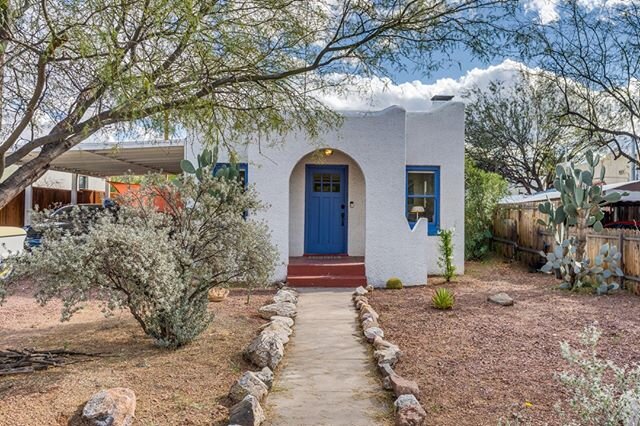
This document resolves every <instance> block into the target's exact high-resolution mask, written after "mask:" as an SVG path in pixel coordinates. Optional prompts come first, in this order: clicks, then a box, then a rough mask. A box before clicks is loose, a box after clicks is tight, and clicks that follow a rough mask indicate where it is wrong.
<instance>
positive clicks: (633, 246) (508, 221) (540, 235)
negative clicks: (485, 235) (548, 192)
mask: <svg viewBox="0 0 640 426" xmlns="http://www.w3.org/2000/svg"><path fill="white" fill-rule="evenodd" d="M538 219H546V215H544V214H542V213H540V212H539V211H538V206H537V204H536V205H530V204H522V205H513V206H505V207H500V208H499V209H498V210H497V211H496V213H495V215H494V220H493V234H494V250H495V251H496V252H497V253H498V254H500V255H502V256H505V257H508V258H512V259H517V260H519V261H521V262H523V263H525V264H527V265H529V266H532V267H536V268H538V267H540V266H542V264H543V263H544V259H543V258H542V257H541V256H540V254H539V252H540V251H545V252H547V251H549V250H550V249H552V247H553V246H554V244H555V241H554V238H553V235H551V233H549V232H548V231H547V230H546V229H545V227H544V226H542V225H539V224H538V223H537V221H538ZM605 243H609V244H611V245H615V246H617V247H618V249H619V250H620V251H621V252H622V261H621V268H622V270H623V271H624V274H625V281H624V285H625V287H626V288H627V289H629V290H630V291H632V292H633V293H635V294H638V295H640V231H636V230H632V229H605V230H603V231H602V232H601V233H595V232H592V233H590V234H589V235H588V236H587V255H588V256H589V258H590V259H591V260H592V261H593V259H594V257H595V256H596V255H597V254H598V252H599V250H600V246H601V245H602V244H605Z"/></svg>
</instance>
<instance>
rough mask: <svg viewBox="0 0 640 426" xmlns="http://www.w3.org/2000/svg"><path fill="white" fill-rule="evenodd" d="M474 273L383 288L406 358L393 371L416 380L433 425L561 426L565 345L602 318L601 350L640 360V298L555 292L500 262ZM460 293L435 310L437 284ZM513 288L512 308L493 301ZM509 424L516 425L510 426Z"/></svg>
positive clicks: (388, 322)
mask: <svg viewBox="0 0 640 426" xmlns="http://www.w3.org/2000/svg"><path fill="white" fill-rule="evenodd" d="M466 273H467V275H465V276H464V277H463V278H459V279H458V282H456V283H450V284H447V285H444V284H442V279H440V278H433V279H430V284H429V285H428V286H426V287H420V288H405V289H403V290H376V291H374V293H373V295H371V297H370V302H371V304H372V305H373V307H374V308H375V309H376V310H377V311H378V312H379V313H380V314H381V319H380V324H381V327H382V328H383V329H384V332H385V337H386V338H387V339H388V340H389V341H392V342H394V343H396V344H398V345H399V346H400V348H401V349H402V351H403V353H404V357H403V359H402V360H401V361H400V363H399V364H398V365H397V367H396V371H397V372H398V373H399V374H401V375H402V376H405V377H407V378H411V379H413V380H416V381H417V382H418V384H419V385H420V389H421V392H422V395H421V397H420V401H421V403H422V405H423V406H424V408H425V410H426V411H427V413H428V425H438V426H443V425H456V426H458V425H497V424H499V423H501V424H514V423H515V424H526V425H547V424H548V425H557V424H560V420H559V416H558V414H557V412H556V410H555V409H554V404H555V403H556V401H558V400H561V399H563V397H564V390H563V389H562V387H561V385H560V384H559V383H558V381H557V380H556V379H555V377H554V375H555V373H557V372H560V371H562V370H567V369H568V367H567V364H566V363H565V361H564V360H563V359H562V357H561V355H560V342H561V341H563V340H566V341H569V342H570V343H572V344H574V345H575V344H578V334H579V333H580V332H581V331H582V330H583V329H584V327H585V326H587V325H590V324H592V323H593V321H594V320H597V321H598V324H599V327H600V328H601V329H602V331H603V335H602V338H601V341H600V345H599V348H600V354H601V355H602V356H604V357H607V358H609V359H611V360H613V361H615V362H616V363H619V364H623V363H624V364H630V363H637V362H640V345H639V344H638V343H639V342H640V297H638V296H634V295H631V294H629V293H627V292H618V293H617V294H615V295H609V296H595V295H590V294H576V293H571V292H566V291H562V290H557V289H556V288H555V287H556V286H557V282H556V281H555V279H553V278H552V277H550V276H547V275H542V274H538V273H530V272H528V271H527V270H526V269H525V268H522V267H520V266H518V265H517V264H506V263H504V262H502V261H500V260H492V261H490V262H487V263H470V264H467V270H466ZM441 286H446V287H448V288H450V289H451V290H453V291H454V292H455V295H456V304H455V307H454V308H453V309H452V310H450V311H438V310H435V309H432V308H431V307H430V299H431V295H432V294H433V291H434V288H437V287H441ZM501 291H504V292H507V293H508V294H509V295H511V296H512V297H513V298H514V300H515V305H514V306H511V307H503V306H498V305H494V304H491V303H489V302H487V301H486V299H487V296H488V295H490V294H492V293H496V292H501ZM507 422H510V423H507Z"/></svg>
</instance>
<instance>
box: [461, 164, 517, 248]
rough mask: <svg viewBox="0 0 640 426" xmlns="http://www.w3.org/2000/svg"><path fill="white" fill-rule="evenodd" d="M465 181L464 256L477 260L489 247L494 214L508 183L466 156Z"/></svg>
mask: <svg viewBox="0 0 640 426" xmlns="http://www.w3.org/2000/svg"><path fill="white" fill-rule="evenodd" d="M464 181H465V191H464V255H465V258H467V259H472V260H477V259H482V258H483V257H485V256H486V255H487V253H488V252H489V250H490V249H491V237H492V236H493V232H492V228H493V214H494V212H495V210H496V207H497V205H498V202H499V201H500V199H501V198H502V197H504V196H505V195H507V186H508V185H507V181H506V180H505V179H504V178H503V177H502V176H500V175H499V174H497V173H491V172H487V171H484V170H482V169H479V168H478V167H476V165H475V164H474V162H473V161H472V160H470V159H468V158H466V159H465V165H464Z"/></svg>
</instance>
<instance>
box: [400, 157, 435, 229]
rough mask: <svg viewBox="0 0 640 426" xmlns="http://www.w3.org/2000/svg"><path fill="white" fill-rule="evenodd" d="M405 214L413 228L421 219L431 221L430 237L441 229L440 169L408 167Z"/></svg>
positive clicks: (433, 167) (429, 227)
mask: <svg viewBox="0 0 640 426" xmlns="http://www.w3.org/2000/svg"><path fill="white" fill-rule="evenodd" d="M406 194H407V204H406V207H405V209H406V211H405V214H406V216H407V221H408V222H409V225H410V226H411V227H412V228H413V226H414V225H415V224H416V222H417V221H418V219H420V218H421V217H424V218H426V219H427V220H428V221H429V226H428V233H429V235H437V234H438V230H439V229H440V167H437V166H407V189H406Z"/></svg>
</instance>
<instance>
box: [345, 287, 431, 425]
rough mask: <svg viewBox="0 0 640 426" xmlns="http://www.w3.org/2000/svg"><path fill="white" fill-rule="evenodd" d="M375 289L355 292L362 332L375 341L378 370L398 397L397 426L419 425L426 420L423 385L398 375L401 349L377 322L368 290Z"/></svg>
mask: <svg viewBox="0 0 640 426" xmlns="http://www.w3.org/2000/svg"><path fill="white" fill-rule="evenodd" d="M372 291H373V287H371V286H367V288H364V287H358V288H356V291H355V292H354V293H353V303H354V305H355V307H356V309H357V310H358V318H359V319H360V323H361V325H362V333H363V334H364V337H365V338H366V339H367V341H368V342H369V343H370V344H371V345H373V348H374V352H373V356H374V358H375V359H376V363H377V366H378V370H379V371H380V374H382V377H383V380H382V383H383V386H384V388H385V389H387V390H392V391H393V393H394V395H395V397H396V400H395V402H394V411H395V424H396V425H397V426H420V425H423V424H424V423H425V420H426V417H427V413H426V412H425V410H424V408H422V405H420V402H418V397H419V396H420V388H419V387H418V384H417V383H416V382H414V381H412V380H407V379H405V378H403V377H401V376H400V375H398V374H397V373H396V372H395V371H394V370H393V367H395V365H396V364H397V363H398V362H399V361H400V358H401V357H402V351H401V350H400V348H399V347H398V346H397V345H394V344H393V343H391V342H388V341H386V340H384V331H383V330H382V328H380V324H378V318H379V317H380V316H379V315H378V313H377V312H376V311H375V310H374V309H373V308H372V307H371V305H369V300H368V299H367V294H369V293H370V292H372Z"/></svg>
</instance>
